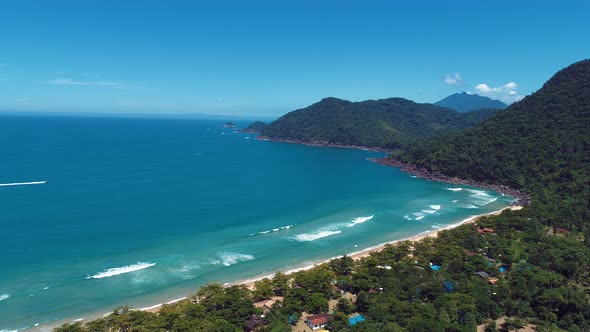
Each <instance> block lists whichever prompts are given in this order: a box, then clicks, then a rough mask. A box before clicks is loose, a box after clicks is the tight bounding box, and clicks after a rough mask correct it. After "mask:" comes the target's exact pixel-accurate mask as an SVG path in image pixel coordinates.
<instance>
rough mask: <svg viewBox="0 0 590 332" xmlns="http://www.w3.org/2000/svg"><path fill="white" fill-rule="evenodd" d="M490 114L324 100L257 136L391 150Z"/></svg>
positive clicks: (393, 102)
mask: <svg viewBox="0 0 590 332" xmlns="http://www.w3.org/2000/svg"><path fill="white" fill-rule="evenodd" d="M495 113H496V110H478V111H474V112H470V113H468V114H462V113H458V112H456V111H454V110H451V109H447V108H443V107H438V106H434V105H431V104H418V103H415V102H413V101H411V100H407V99H403V98H389V99H380V100H366V101H362V102H351V101H347V100H342V99H338V98H331V97H330V98H325V99H322V100H321V101H319V102H317V103H315V104H313V105H311V106H308V107H306V108H303V109H299V110H296V111H293V112H290V113H288V114H286V115H284V116H282V117H280V118H279V119H277V120H276V121H274V122H272V123H270V124H269V125H268V126H266V127H265V128H264V129H263V130H262V132H261V134H262V135H263V136H265V137H269V138H271V139H278V140H289V141H295V142H300V143H314V144H325V145H344V146H364V147H378V148H386V149H392V148H397V147H400V146H403V145H405V144H408V143H409V142H413V141H415V140H416V139H418V138H423V137H432V136H434V135H437V134H441V133H449V132H453V131H458V130H461V129H464V128H468V127H471V126H474V125H475V124H478V123H480V122H481V121H483V120H484V119H487V118H489V117H490V116H493V115H494V114H495Z"/></svg>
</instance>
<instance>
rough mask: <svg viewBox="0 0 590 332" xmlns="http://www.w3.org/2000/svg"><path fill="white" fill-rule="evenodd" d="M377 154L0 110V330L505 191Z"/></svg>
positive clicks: (234, 269)
mask: <svg viewBox="0 0 590 332" xmlns="http://www.w3.org/2000/svg"><path fill="white" fill-rule="evenodd" d="M246 124H247V122H238V126H245V125H246ZM383 155H384V154H383V153H379V152H373V151H362V150H351V149H340V148H324V147H312V146H303V145H295V144H287V143H277V142H270V141H260V140H256V139H255V135H254V134H244V133H238V132H236V131H235V129H232V128H224V126H223V121H220V120H215V121H213V120H190V119H157V118H114V117H73V116H72V117H66V116H1V117H0V156H1V162H0V229H1V232H0V234H1V237H0V270H1V273H0V330H2V331H12V330H20V329H26V328H31V327H35V326H36V325H37V326H43V325H44V324H48V323H49V324H50V323H52V322H58V321H60V322H63V321H64V320H66V319H67V320H68V321H73V320H76V319H88V318H90V317H95V316H101V315H102V314H104V313H106V312H109V311H111V310H112V309H113V308H115V307H117V306H121V305H129V306H132V307H136V308H141V307H147V306H150V305H154V304H157V303H161V302H165V301H169V300H173V299H177V298H180V297H183V296H186V295H189V294H191V293H194V292H196V290H197V289H198V287H199V286H201V285H204V284H206V283H211V282H218V283H221V284H224V283H228V282H235V281H237V280H245V279H250V278H255V277H259V276H263V275H269V274H272V273H273V272H275V271H279V270H280V271H287V270H290V269H295V268H299V267H303V266H307V265H310V264H314V263H317V262H320V261H323V260H325V259H328V258H330V257H335V256H338V255H343V254H350V253H353V252H357V251H360V250H361V249H364V248H368V247H372V246H375V245H378V244H380V243H384V242H389V241H393V240H398V239H403V238H408V237H411V236H414V235H417V234H420V233H424V232H430V231H434V230H436V229H440V228H445V227H449V226H450V225H453V224H456V223H458V222H461V221H462V220H464V219H466V218H469V217H471V216H474V215H479V214H483V213H488V212H492V211H496V210H499V209H501V208H503V207H506V206H508V205H509V204H510V202H511V201H512V198H511V197H508V196H503V195H501V194H498V193H495V192H493V191H490V190H486V189H481V188H474V187H469V186H458V185H449V184H446V183H439V182H431V181H426V180H423V179H418V178H415V177H412V176H411V175H409V174H405V173H402V172H400V171H399V170H398V169H395V168H390V167H385V166H381V165H378V164H376V163H373V162H370V161H369V160H368V158H373V157H380V156H383Z"/></svg>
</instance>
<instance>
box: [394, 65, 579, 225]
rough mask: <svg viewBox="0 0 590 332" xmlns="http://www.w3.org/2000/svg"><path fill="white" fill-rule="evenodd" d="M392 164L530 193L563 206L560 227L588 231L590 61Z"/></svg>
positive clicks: (400, 153)
mask: <svg viewBox="0 0 590 332" xmlns="http://www.w3.org/2000/svg"><path fill="white" fill-rule="evenodd" d="M394 157H395V158H397V159H399V160H401V161H403V162H406V163H410V164H414V165H417V166H419V167H423V168H426V169H427V170H430V171H440V172H442V173H443V174H446V175H448V176H456V177H460V178H464V179H470V180H475V181H479V182H486V183H495V184H504V185H508V186H511V187H513V188H515V189H521V190H524V191H527V192H529V193H530V194H532V195H533V196H535V197H536V199H537V200H540V201H541V203H543V202H545V203H550V204H549V205H548V206H551V207H553V208H556V204H559V205H560V206H563V209H561V211H560V212H559V213H560V214H562V215H563V216H562V217H563V218H560V219H561V222H563V223H566V224H572V225H573V224H575V225H577V227H578V228H582V227H588V228H590V225H586V223H587V222H588V221H589V219H590V215H589V212H588V211H589V209H588V208H589V206H588V202H589V199H590V61H589V60H586V61H581V62H578V63H575V64H573V65H571V66H569V67H568V68H566V69H563V70H561V71H560V72H558V73H557V74H555V75H554V76H553V77H552V78H551V79H550V80H549V81H547V83H545V85H544V86H543V87H542V88H541V89H540V90H539V91H537V92H536V93H534V94H533V95H531V96H529V97H527V98H525V99H524V100H522V101H520V102H518V103H515V104H513V105H512V106H510V107H509V108H507V109H506V110H505V111H502V112H499V113H498V114H497V115H496V116H495V117H493V118H491V119H488V120H487V121H485V122H483V123H482V124H480V125H479V126H476V127H474V128H471V129H467V130H465V131H463V132H461V133H456V134H452V135H447V136H445V137H442V138H439V139H436V140H428V141H423V142H421V144H416V145H412V146H408V147H405V148H404V149H402V150H400V151H396V153H395V154H394ZM568 211H569V212H568ZM566 216H569V217H571V218H569V217H568V218H566ZM554 218H557V216H554Z"/></svg>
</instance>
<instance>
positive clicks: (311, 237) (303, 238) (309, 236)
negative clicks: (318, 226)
mask: <svg viewBox="0 0 590 332" xmlns="http://www.w3.org/2000/svg"><path fill="white" fill-rule="evenodd" d="M340 233H342V231H318V232H315V233H304V234H298V235H295V236H294V237H293V239H294V240H295V241H299V242H308V241H315V240H317V239H321V238H324V237H328V236H332V235H335V234H340Z"/></svg>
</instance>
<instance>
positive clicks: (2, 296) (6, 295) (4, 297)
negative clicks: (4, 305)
mask: <svg viewBox="0 0 590 332" xmlns="http://www.w3.org/2000/svg"><path fill="white" fill-rule="evenodd" d="M9 297H10V294H2V295H0V301H4V300H6V299H7V298H9Z"/></svg>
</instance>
